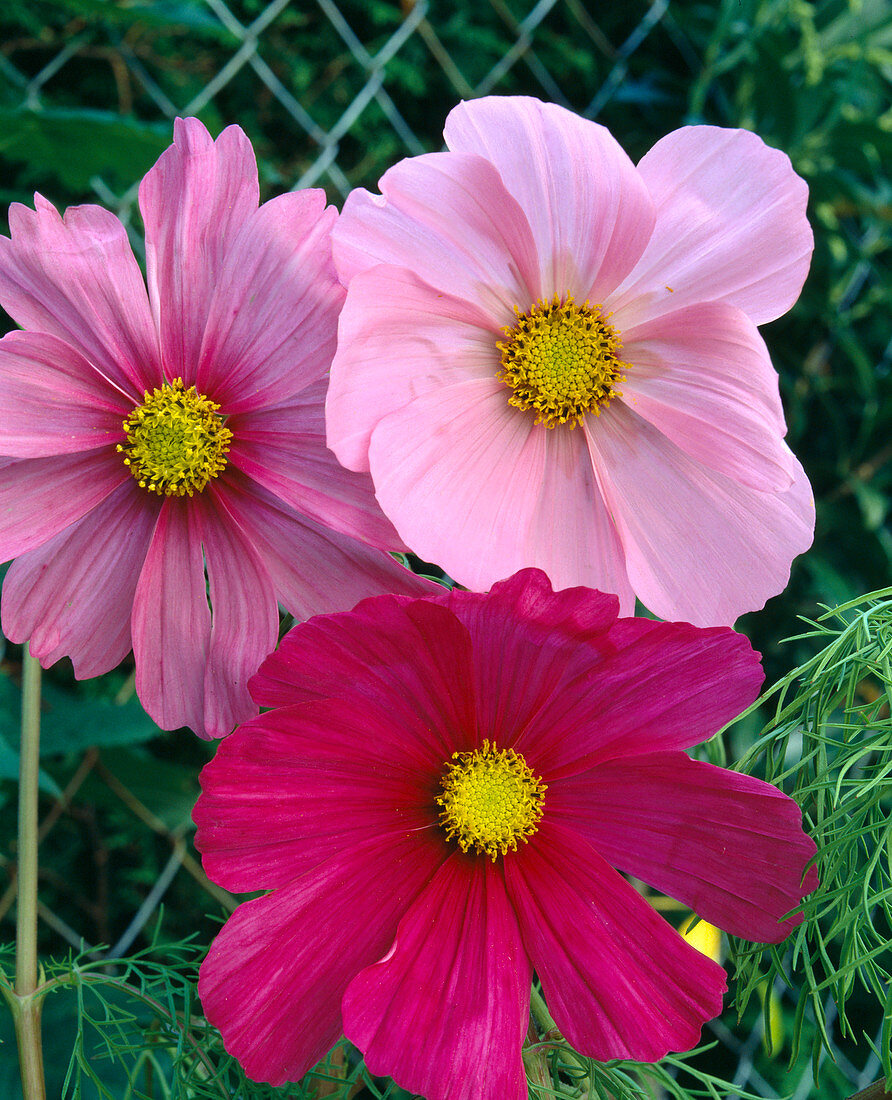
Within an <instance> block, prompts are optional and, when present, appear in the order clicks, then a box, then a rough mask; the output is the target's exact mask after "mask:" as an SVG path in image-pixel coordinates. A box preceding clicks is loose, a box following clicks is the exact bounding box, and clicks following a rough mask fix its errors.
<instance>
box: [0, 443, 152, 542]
mask: <svg viewBox="0 0 892 1100" xmlns="http://www.w3.org/2000/svg"><path fill="white" fill-rule="evenodd" d="M130 479H131V475H130V472H129V470H128V469H127V467H126V466H125V465H124V463H123V462H121V461H120V456H119V455H117V454H115V452H114V451H113V450H112V451H111V452H109V450H108V449H107V448H103V449H102V450H99V451H87V452H86V453H82V454H72V455H65V456H64V457H56V456H54V457H51V458H24V459H16V460H13V461H9V462H7V463H5V464H3V465H0V516H2V517H3V522H2V530H0V561H9V560H10V559H11V558H17V557H18V556H19V554H24V553H26V552H27V551H28V550H33V549H35V547H38V546H42V545H43V543H45V542H46V541H47V540H48V539H51V538H52V537H53V535H57V534H58V533H59V532H60V531H64V530H65V528H66V527H68V525H69V524H71V523H74V522H75V520H79V519H81V517H82V516H85V515H86V514H87V513H88V512H89V511H91V510H92V509H93V508H95V507H96V505H97V504H101V503H102V501H103V500H105V498H106V497H107V496H108V495H109V493H111V492H113V491H114V490H115V489H116V488H117V487H118V486H119V485H120V484H121V483H122V482H124V481H129V480H130Z"/></svg>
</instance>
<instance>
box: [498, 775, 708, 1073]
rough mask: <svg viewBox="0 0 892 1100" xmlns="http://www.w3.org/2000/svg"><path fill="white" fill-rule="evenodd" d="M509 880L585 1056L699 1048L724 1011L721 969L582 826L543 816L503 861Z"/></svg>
mask: <svg viewBox="0 0 892 1100" xmlns="http://www.w3.org/2000/svg"><path fill="white" fill-rule="evenodd" d="M546 800H547V795H546ZM546 804H547V803H546ZM546 813H547V810H546ZM505 880H506V883H507V886H508V895H509V897H510V898H511V901H512V902H513V905H514V908H515V910H516V912H517V916H518V920H519V922H520V928H521V934H522V936H523V942H524V946H525V947H526V951H527V954H528V955H529V957H530V958H531V959H532V962H533V966H534V968H535V970H536V973H537V974H538V975H539V978H540V979H541V981H542V989H543V992H544V993H545V997H546V1000H547V1001H548V1007H549V1009H550V1010H551V1013H552V1015H553V1016H554V1019H555V1023H556V1024H557V1025H558V1027H559V1028H560V1030H561V1032H562V1033H563V1034H564V1035H565V1036H566V1038H567V1040H568V1041H569V1042H570V1044H571V1046H573V1047H575V1048H576V1049H577V1050H578V1051H580V1053H582V1054H586V1055H588V1056H589V1057H591V1058H597V1059H598V1060H599V1061H608V1060H609V1059H611V1058H634V1059H635V1060H637V1061H642V1062H656V1061H658V1060H659V1059H660V1058H662V1057H664V1056H665V1055H666V1054H667V1053H668V1052H669V1051H679V1050H688V1049H690V1048H691V1047H693V1046H695V1045H696V1044H697V1042H698V1040H699V1038H700V1031H701V1028H702V1027H703V1024H704V1023H705V1022H706V1021H707V1020H711V1019H712V1018H713V1017H714V1016H718V1014H719V1013H720V1012H721V1010H722V994H723V993H724V992H725V989H726V988H727V983H726V979H725V973H724V971H723V970H722V968H721V967H720V966H717V965H716V964H715V963H714V962H713V961H712V960H711V959H708V958H707V957H706V956H705V955H701V954H700V952H699V951H696V950H695V949H694V948H693V947H690V946H689V945H688V944H687V943H685V941H684V940H683V939H682V937H681V936H680V935H679V934H678V933H677V932H676V931H675V930H674V929H673V928H672V927H671V926H670V925H669V924H667V923H666V921H665V920H663V918H662V917H660V916H659V915H658V914H657V913H656V912H655V911H654V910H653V909H652V908H651V907H650V906H649V905H648V904H647V902H646V901H645V900H644V898H642V897H641V895H640V894H639V893H637V892H636V891H635V890H634V889H633V888H632V887H631V886H630V885H629V883H628V882H626V880H625V879H624V878H623V877H622V876H621V875H620V874H619V873H618V872H617V871H614V869H613V868H612V867H610V866H609V865H608V864H607V863H606V862H605V861H604V860H603V859H602V858H601V856H600V855H598V853H597V852H595V851H593V850H592V849H591V848H590V847H589V846H588V845H587V844H586V843H585V842H584V841H583V840H582V838H581V837H580V836H579V835H578V834H577V833H575V832H573V831H572V830H569V829H566V828H564V827H563V826H561V825H556V824H546V823H543V824H542V825H541V826H540V828H539V831H538V832H537V834H536V836H535V838H534V839H533V841H531V842H530V844H529V845H527V846H526V847H525V848H523V850H522V851H521V852H519V853H518V854H517V858H513V859H506V860H505Z"/></svg>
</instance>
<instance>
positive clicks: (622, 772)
mask: <svg viewBox="0 0 892 1100" xmlns="http://www.w3.org/2000/svg"><path fill="white" fill-rule="evenodd" d="M547 799H548V814H549V820H550V821H558V820H559V821H563V822H565V824H566V825H567V826H569V827H571V828H573V829H575V830H576V831H578V832H580V833H581V834H582V835H583V836H584V837H586V839H587V840H589V841H590V842H591V844H592V845H593V847H594V848H596V849H597V851H598V852H600V854H601V855H602V856H603V857H604V858H605V859H606V860H608V862H610V863H611V864H613V865H614V866H615V867H618V868H619V869H620V870H621V871H625V872H626V873H627V874H631V875H634V876H635V877H636V878H639V879H642V880H643V881H645V882H647V883H648V884H649V885H650V886H653V887H655V888H656V889H657V890H660V891H661V892H662V893H665V894H669V895H670V896H671V897H673V898H677V899H678V900H679V901H682V902H684V904H685V905H688V906H690V907H691V908H692V909H693V910H694V911H695V912H696V913H697V914H698V915H699V916H701V917H703V919H704V920H707V921H709V923H710V924H715V925H717V926H718V927H719V928H723V929H725V931H727V932H730V933H731V934H732V935H735V936H742V937H744V939H748V940H757V941H759V942H762V943H778V942H779V941H780V940H782V939H784V938H785V937H786V936H788V935H789V934H790V932H791V931H792V930H793V928H794V927H795V926H796V925H797V924H800V923H801V921H802V916H801V915H799V916H796V917H792V918H789V919H788V920H785V921H783V922H782V923H779V921H780V919H781V917H783V916H784V914H785V913H788V912H789V911H790V910H791V909H793V908H795V906H796V905H798V904H799V900H800V898H801V897H802V896H803V895H804V894H807V893H809V892H810V891H811V890H813V889H814V888H815V886H816V885H817V876H816V873H815V870H814V868H811V869H810V870H809V872H808V874H807V876H806V879H805V882H804V883H803V871H804V870H805V865H806V863H807V862H808V860H809V859H811V857H812V856H813V855H814V854H815V850H816V849H815V843H814V841H813V840H812V839H811V838H810V837H807V836H806V835H805V833H803V831H802V813H801V811H800V809H799V807H798V806H797V805H796V803H795V802H794V801H793V799H792V798H788V797H787V796H786V795H785V794H782V793H781V792H780V791H779V790H777V789H776V788H775V787H772V786H771V785H770V784H768V783H763V782H762V781H761V780H759V779H753V778H752V777H751V776H748V775H739V774H737V773H736V772H730V771H726V770H725V769H723V768H715V767H713V766H712V765H711V764H704V763H701V762H699V761H695V760H691V759H690V758H689V757H687V756H685V754H684V753H681V752H676V753H654V754H652V755H649V756H639V757H634V758H632V759H626V760H612V761H607V762H606V763H603V764H600V765H598V766H597V767H596V768H593V769H592V770H591V771H587V772H584V773H583V774H580V775H575V776H572V777H571V778H568V779H562V780H559V781H558V782H556V783H554V784H553V785H552V786H551V787H549V790H548V794H547Z"/></svg>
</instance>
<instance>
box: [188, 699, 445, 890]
mask: <svg viewBox="0 0 892 1100" xmlns="http://www.w3.org/2000/svg"><path fill="white" fill-rule="evenodd" d="M401 709H402V710H403V711H405V710H406V708H405V707H402V708H401ZM437 740H438V738H437V737H436V736H435V735H433V734H431V733H430V732H429V731H428V730H427V729H426V728H425V726H424V723H423V722H422V720H421V719H420V718H417V717H415V716H414V715H410V716H408V717H404V716H403V715H402V714H401V715H400V716H398V718H397V719H396V720H393V715H392V714H391V713H388V712H387V711H386V710H384V709H382V707H381V706H380V705H377V704H374V703H372V702H370V701H369V700H367V699H361V700H357V699H355V698H354V699H353V700H345V699H323V700H316V701H315V702H312V703H310V704H307V703H300V704H298V705H297V706H284V707H278V708H277V709H276V710H275V711H271V712H270V713H268V714H261V715H260V716H259V717H257V718H254V719H252V720H251V721H250V722H246V723H245V724H244V725H242V726H240V727H239V728H238V729H237V730H236V731H235V733H233V734H232V735H231V736H229V737H227V738H226V739H225V740H224V741H222V742H221V743H220V746H219V747H218V749H217V755H216V756H215V758H214V759H213V760H212V761H211V763H210V764H208V765H206V767H205V768H204V770H203V771H202V773H201V783H202V788H203V792H204V793H203V794H202V796H201V798H200V799H199V800H198V804H197V805H196V807H195V812H194V814H193V817H194V819H195V822H196V824H197V826H198V832H197V833H196V837H195V843H196V846H197V848H198V849H199V851H200V852H201V853H202V862H203V864H204V869H205V870H206V871H207V873H208V875H210V877H211V878H212V879H213V880H214V882H216V883H219V884H220V885H221V886H224V887H225V888H226V889H227V890H256V889H258V888H260V887H262V888H264V889H269V888H270V887H279V886H284V885H286V884H287V883H288V882H290V881H291V880H292V879H294V878H296V877H297V876H298V875H302V874H304V873H305V872H306V871H310V870H312V869H313V868H314V867H317V866H318V865H319V864H320V863H322V862H324V861H325V860H328V859H332V858H336V857H337V856H338V854H339V853H340V852H343V851H350V850H352V849H354V848H356V847H358V846H359V847H362V846H366V845H372V844H374V843H376V842H377V843H378V844H379V845H380V844H381V843H390V841H391V840H393V841H396V842H399V843H402V842H403V841H405V840H408V839H410V838H411V840H412V842H413V843H414V844H417V845H419V846H427V847H433V848H434V849H435V850H436V853H438V858H440V859H445V858H446V855H447V854H449V852H451V851H452V846H451V845H449V844H448V843H447V841H446V839H445V834H444V833H443V831H442V829H440V828H438V827H437V816H438V815H437V813H436V806H435V804H434V801H433V798H432V794H431V785H432V782H436V780H437V779H438V778H439V776H440V775H441V774H442V772H443V770H444V753H443V752H442V750H438V745H437ZM449 757H450V754H449V753H448V752H447V753H446V754H445V759H446V760H448V759H449Z"/></svg>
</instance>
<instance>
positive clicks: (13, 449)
mask: <svg viewBox="0 0 892 1100" xmlns="http://www.w3.org/2000/svg"><path fill="white" fill-rule="evenodd" d="M0 408H2V409H3V416H2V418H0V452H2V453H3V454H5V455H12V456H14V457H16V458H42V457H45V456H49V455H60V454H73V453H76V452H78V451H90V450H94V449H95V448H97V447H104V446H106V445H108V444H112V445H113V444H116V443H118V442H123V440H124V430H123V423H124V418H125V417H126V416H127V415H128V413H130V412H131V411H132V409H133V403H132V402H131V401H128V400H127V398H126V397H124V395H123V394H122V393H121V392H120V391H119V390H117V389H115V388H114V387H112V386H111V385H109V383H108V380H107V379H106V378H104V377H103V376H102V375H101V374H100V373H99V372H98V371H97V370H96V369H95V368H94V367H93V366H91V364H90V363H88V362H87V360H86V359H84V357H83V356H82V355H81V353H80V352H79V351H77V350H76V349H75V348H73V347H71V345H70V344H66V343H65V341H64V340H60V339H59V338H58V337H56V336H50V335H48V334H47V333H43V332H10V333H8V334H7V335H6V336H4V337H3V339H2V340H0Z"/></svg>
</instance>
